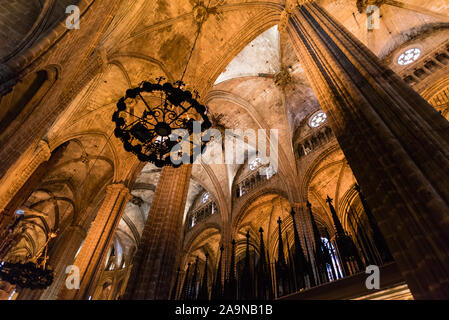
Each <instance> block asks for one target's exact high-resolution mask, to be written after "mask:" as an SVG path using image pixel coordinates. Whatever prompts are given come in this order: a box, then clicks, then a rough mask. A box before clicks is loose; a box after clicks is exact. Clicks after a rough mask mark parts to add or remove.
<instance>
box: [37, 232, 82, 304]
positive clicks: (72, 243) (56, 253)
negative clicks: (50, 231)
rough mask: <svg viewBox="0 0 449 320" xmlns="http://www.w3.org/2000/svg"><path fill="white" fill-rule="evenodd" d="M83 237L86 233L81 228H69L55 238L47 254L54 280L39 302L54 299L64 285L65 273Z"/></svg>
mask: <svg viewBox="0 0 449 320" xmlns="http://www.w3.org/2000/svg"><path fill="white" fill-rule="evenodd" d="M85 237H86V231H85V230H84V229H83V228H81V227H80V226H70V227H68V228H67V230H65V231H64V233H62V234H61V237H60V239H57V238H56V240H57V242H56V244H55V246H54V247H53V248H51V250H50V253H49V256H50V261H49V263H50V266H51V267H52V268H53V270H54V272H55V279H54V281H53V284H52V285H51V286H50V287H49V288H48V289H46V290H45V291H44V292H43V293H42V295H41V296H40V299H41V300H54V299H56V297H57V295H58V292H59V291H60V290H61V288H62V287H63V286H64V285H65V280H66V279H67V274H66V273H65V271H66V269H67V267H68V266H70V265H72V264H73V262H74V260H75V255H76V253H77V252H78V250H79V249H80V246H81V244H82V243H83V240H84V238H85Z"/></svg>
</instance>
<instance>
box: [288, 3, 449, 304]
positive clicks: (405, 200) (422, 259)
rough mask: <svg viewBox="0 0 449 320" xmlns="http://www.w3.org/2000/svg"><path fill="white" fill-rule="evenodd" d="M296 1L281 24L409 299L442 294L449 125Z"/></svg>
mask: <svg viewBox="0 0 449 320" xmlns="http://www.w3.org/2000/svg"><path fill="white" fill-rule="evenodd" d="M304 2H305V1H302V2H301V3H302V5H298V6H296V7H295V8H294V9H293V10H292V11H290V12H287V13H286V14H287V16H288V24H287V29H286V30H287V32H288V34H289V36H290V39H291V41H292V44H293V47H294V49H295V51H296V53H297V55H298V58H299V59H300V61H301V63H302V64H303V66H304V69H305V71H306V74H307V77H308V79H309V81H310V83H311V84H312V87H313V89H314V90H315V93H316V94H317V96H318V99H319V101H320V103H321V106H322V108H323V109H324V110H325V111H326V112H327V114H328V119H329V123H330V126H331V127H332V130H333V131H334V133H335V135H336V137H337V139H338V142H339V144H340V146H341V148H342V150H343V152H344V154H345V156H346V158H347V160H348V163H349V164H350V166H351V169H352V171H353V172H354V175H355V176H356V178H357V181H359V183H360V186H361V189H362V192H364V194H366V197H367V201H368V204H369V205H370V207H371V208H372V211H373V214H374V216H375V218H376V220H377V221H378V222H379V227H380V229H381V231H382V233H383V234H384V236H385V238H386V240H387V243H388V246H389V248H390V249H391V252H392V254H393V256H394V259H395V260H396V262H397V264H398V266H399V268H400V270H401V273H402V275H403V276H404V278H405V279H406V281H407V284H408V286H409V288H410V290H411V291H412V293H413V295H414V297H415V298H416V299H444V298H446V299H448V298H449V122H448V121H447V120H445V119H444V118H443V117H442V116H441V115H440V114H439V113H438V112H436V111H435V110H434V109H433V108H432V107H431V106H430V105H429V104H428V103H427V102H426V101H425V100H424V99H423V98H422V97H421V96H420V95H419V94H417V93H416V92H415V91H414V90H413V89H412V88H411V87H410V86H409V85H407V84H406V83H405V82H404V81H403V80H402V79H401V78H400V77H399V76H398V75H396V74H395V73H394V72H393V71H391V70H390V69H389V68H387V67H386V66H384V65H383V64H382V63H381V62H380V61H379V59H378V58H377V57H376V56H375V55H374V54H373V53H372V52H371V51H370V50H369V49H368V48H367V47H366V46H365V45H363V44H362V43H361V42H360V41H358V40H357V39H355V37H354V36H353V35H352V34H351V33H350V32H349V31H347V30H346V29H345V28H344V27H342V26H341V25H340V24H339V23H338V22H336V21H335V20H334V19H333V18H332V17H331V16H330V15H329V14H328V13H327V12H326V11H325V10H323V9H322V8H321V7H320V6H319V5H317V4H313V3H312V4H310V3H304ZM284 16H285V14H284Z"/></svg>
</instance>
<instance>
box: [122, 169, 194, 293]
mask: <svg viewBox="0 0 449 320" xmlns="http://www.w3.org/2000/svg"><path fill="white" fill-rule="evenodd" d="M191 174H192V165H182V166H181V167H179V168H176V169H175V168H172V167H165V168H164V169H163V170H162V174H161V177H160V180H159V183H158V185H157V188H156V193H155V195H154V199H153V202H152V205H151V209H150V213H149V215H148V219H147V222H146V224H145V227H144V230H143V233H142V238H141V241H140V244H139V248H138V250H137V253H136V255H135V257H134V260H133V269H132V271H131V276H130V278H129V281H128V286H127V288H126V292H125V296H124V299H137V300H142V299H145V300H146V299H148V300H153V299H163V300H165V299H168V298H169V294H170V289H171V288H170V286H171V284H172V279H173V278H174V276H175V274H176V266H175V264H176V256H177V254H178V251H179V248H180V244H181V242H180V241H181V238H182V222H183V216H184V208H185V204H186V199H187V193H188V190H189V183H190V177H191Z"/></svg>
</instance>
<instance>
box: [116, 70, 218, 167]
mask: <svg viewBox="0 0 449 320" xmlns="http://www.w3.org/2000/svg"><path fill="white" fill-rule="evenodd" d="M163 80H164V78H162V77H161V78H158V79H157V82H155V83H152V82H148V81H144V82H142V83H141V84H140V85H139V86H138V87H136V88H133V89H129V90H127V91H126V96H125V97H122V98H121V99H120V100H119V102H118V103H117V110H116V111H115V112H114V114H113V117H112V121H113V122H115V124H116V128H115V131H114V134H115V136H116V137H117V138H119V139H120V140H121V141H122V142H123V146H124V148H125V150H126V151H128V152H132V153H134V154H135V155H137V158H138V159H139V160H140V161H142V162H152V163H154V164H155V165H156V166H157V167H163V166H174V167H177V166H180V165H181V163H182V162H183V161H182V160H184V159H185V157H186V156H187V157H188V159H187V160H188V161H190V163H193V161H195V158H196V156H198V155H199V154H200V153H201V152H203V151H204V149H205V143H204V142H201V141H200V142H198V141H194V139H193V138H192V134H194V133H200V132H204V131H205V130H207V129H209V128H210V127H211V126H212V124H211V122H210V120H209V118H208V116H207V109H206V107H205V106H204V105H202V104H200V103H199V102H198V100H197V99H198V94H197V93H193V94H192V92H190V91H189V90H183V87H184V84H183V83H182V82H181V81H178V82H176V83H175V84H171V83H169V82H165V83H163V84H162V81H163ZM195 122H196V125H197V126H198V125H200V127H198V128H199V129H200V130H199V131H200V132H196V130H194V129H195ZM194 131H195V132H194ZM185 141H188V143H191V144H192V146H191V147H189V148H183V147H182V143H183V142H185ZM184 150H190V154H188V155H185V154H183V151H184Z"/></svg>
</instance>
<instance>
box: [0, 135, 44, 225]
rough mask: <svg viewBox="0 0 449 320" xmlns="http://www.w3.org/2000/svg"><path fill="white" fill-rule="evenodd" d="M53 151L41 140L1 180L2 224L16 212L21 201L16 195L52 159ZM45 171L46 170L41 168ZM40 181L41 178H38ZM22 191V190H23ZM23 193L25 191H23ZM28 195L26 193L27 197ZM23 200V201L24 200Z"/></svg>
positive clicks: (0, 208)
mask: <svg viewBox="0 0 449 320" xmlns="http://www.w3.org/2000/svg"><path fill="white" fill-rule="evenodd" d="M50 156H51V151H50V147H49V146H48V143H47V142H45V141H43V140H41V141H39V144H38V145H37V147H36V146H33V147H32V148H31V149H29V150H28V151H27V152H26V153H25V154H24V155H23V156H22V157H21V158H20V159H19V160H18V161H17V163H16V164H15V165H14V166H12V167H11V168H10V169H9V170H8V172H7V173H6V174H5V175H4V176H3V177H2V178H1V180H0V225H3V224H5V223H7V222H6V220H7V219H8V217H11V216H12V215H13V214H14V211H15V210H16V209H17V206H19V205H20V204H21V203H19V202H20V200H23V201H25V200H26V199H20V200H18V201H12V200H14V198H15V196H16V195H17V193H18V192H19V190H21V188H22V187H23V186H24V185H25V183H26V182H27V181H28V180H29V179H30V177H31V176H32V175H33V173H34V172H35V171H36V169H38V168H39V166H41V165H42V164H44V163H45V162H47V161H48V160H49V159H50ZM41 171H44V170H41ZM37 180H38V181H37V182H38V183H39V182H40V179H37ZM21 191H22V190H21ZM31 191H32V190H31ZM21 193H23V192H21ZM26 196H27V195H25V197H26ZM23 201H22V202H23Z"/></svg>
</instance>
